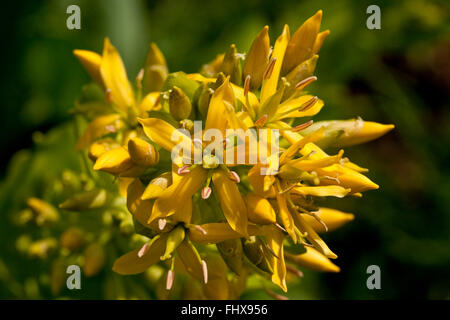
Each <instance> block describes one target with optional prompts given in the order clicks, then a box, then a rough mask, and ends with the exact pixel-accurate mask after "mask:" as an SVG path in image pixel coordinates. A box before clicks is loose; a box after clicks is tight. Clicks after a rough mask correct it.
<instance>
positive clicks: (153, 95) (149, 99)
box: [139, 92, 161, 114]
mask: <svg viewBox="0 0 450 320" xmlns="http://www.w3.org/2000/svg"><path fill="white" fill-rule="evenodd" d="M160 101H161V100H160V93H159V92H150V93H149V94H147V95H146V96H145V97H144V99H142V101H141V104H140V105H139V111H140V112H141V114H145V113H146V112H148V111H152V110H154V111H158V110H160V109H161V102H160Z"/></svg>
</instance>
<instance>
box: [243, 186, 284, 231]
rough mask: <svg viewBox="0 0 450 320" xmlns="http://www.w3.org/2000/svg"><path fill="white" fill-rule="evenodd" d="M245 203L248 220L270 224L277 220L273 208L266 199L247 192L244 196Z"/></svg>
mask: <svg viewBox="0 0 450 320" xmlns="http://www.w3.org/2000/svg"><path fill="white" fill-rule="evenodd" d="M245 203H246V204H247V215H248V220H249V221H251V222H254V223H258V224H271V223H275V222H276V221H277V218H276V214H275V210H273V208H272V205H271V204H270V202H269V201H268V200H267V199H265V198H263V197H260V196H258V195H256V194H252V193H249V194H247V195H246V196H245Z"/></svg>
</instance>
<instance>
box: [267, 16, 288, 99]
mask: <svg viewBox="0 0 450 320" xmlns="http://www.w3.org/2000/svg"><path fill="white" fill-rule="evenodd" d="M289 37H290V35H289V27H288V25H285V26H284V28H283V32H282V33H281V35H280V36H279V37H278V39H277V41H276V42H275V46H274V48H273V52H272V56H271V59H273V58H276V59H277V60H276V62H275V65H274V67H273V71H272V72H271V75H270V77H268V78H267V79H264V80H263V84H262V88H261V97H260V101H261V104H263V103H264V102H265V101H266V100H267V99H268V98H270V97H271V96H272V95H273V94H274V93H275V92H276V91H277V85H278V80H279V77H280V71H281V66H282V65H283V59H284V55H285V52H286V48H287V46H288V42H289Z"/></svg>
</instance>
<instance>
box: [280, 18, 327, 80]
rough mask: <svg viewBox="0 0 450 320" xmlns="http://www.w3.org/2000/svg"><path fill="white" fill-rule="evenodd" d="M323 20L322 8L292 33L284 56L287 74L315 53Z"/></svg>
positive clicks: (284, 72)
mask: <svg viewBox="0 0 450 320" xmlns="http://www.w3.org/2000/svg"><path fill="white" fill-rule="evenodd" d="M321 21H322V10H319V11H317V12H316V14H315V15H314V16H312V17H311V18H309V19H308V20H306V21H305V22H304V23H303V24H302V25H301V26H300V28H298V29H297V31H295V33H294V34H293V35H292V38H291V40H290V41H289V44H288V46H287V49H286V55H285V56H284V64H283V72H282V74H286V73H288V72H289V71H291V70H292V69H293V68H295V66H297V65H298V64H300V63H301V62H303V61H305V60H307V59H309V58H310V57H311V56H312V55H313V54H314V51H313V49H314V43H315V41H316V37H317V34H318V33H319V29H320V23H321Z"/></svg>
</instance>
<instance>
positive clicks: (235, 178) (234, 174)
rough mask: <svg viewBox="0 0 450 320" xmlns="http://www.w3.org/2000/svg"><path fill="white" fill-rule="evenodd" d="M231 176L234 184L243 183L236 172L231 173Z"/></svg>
mask: <svg viewBox="0 0 450 320" xmlns="http://www.w3.org/2000/svg"><path fill="white" fill-rule="evenodd" d="M230 175H231V179H232V180H233V181H234V182H236V183H239V182H241V177H239V175H238V174H237V173H236V172H235V171H230Z"/></svg>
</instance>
